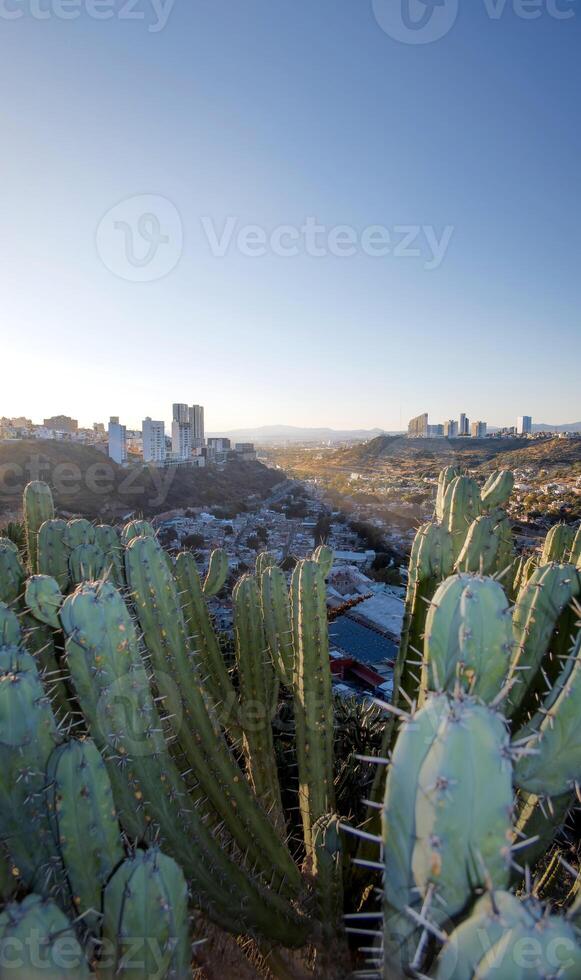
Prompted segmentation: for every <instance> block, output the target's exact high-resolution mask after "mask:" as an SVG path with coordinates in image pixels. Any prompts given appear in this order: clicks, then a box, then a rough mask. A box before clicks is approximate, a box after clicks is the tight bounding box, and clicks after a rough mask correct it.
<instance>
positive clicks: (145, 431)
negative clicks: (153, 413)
mask: <svg viewBox="0 0 581 980" xmlns="http://www.w3.org/2000/svg"><path fill="white" fill-rule="evenodd" d="M141 441H142V445H143V460H144V462H145V463H163V461H164V460H165V422H155V421H153V419H150V418H149V416H148V417H147V418H146V419H144V420H143V423H142V426H141Z"/></svg>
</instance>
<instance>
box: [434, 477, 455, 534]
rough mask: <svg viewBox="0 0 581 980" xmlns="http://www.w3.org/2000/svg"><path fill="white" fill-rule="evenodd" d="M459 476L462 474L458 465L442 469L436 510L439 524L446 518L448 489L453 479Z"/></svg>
mask: <svg viewBox="0 0 581 980" xmlns="http://www.w3.org/2000/svg"><path fill="white" fill-rule="evenodd" d="M457 476H460V469H459V468H458V467H457V466H445V467H444V469H443V470H440V473H439V476H438V489H437V492H436V510H435V518H436V521H437V522H438V523H439V524H441V523H442V521H443V520H444V501H445V499H446V491H447V489H448V487H449V486H450V484H451V482H452V480H454V479H455V478H456V477H457Z"/></svg>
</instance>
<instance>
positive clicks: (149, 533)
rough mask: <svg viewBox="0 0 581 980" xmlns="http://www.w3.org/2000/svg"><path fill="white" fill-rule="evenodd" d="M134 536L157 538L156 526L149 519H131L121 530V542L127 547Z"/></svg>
mask: <svg viewBox="0 0 581 980" xmlns="http://www.w3.org/2000/svg"><path fill="white" fill-rule="evenodd" d="M133 538H155V528H154V527H153V525H152V524H150V523H149V521H141V520H140V521H129V524H126V525H125V527H124V528H123V530H122V532H121V543H122V544H123V545H124V546H125V547H127V545H128V544H129V542H130V541H133Z"/></svg>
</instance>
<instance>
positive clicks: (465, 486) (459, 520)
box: [442, 476, 482, 559]
mask: <svg viewBox="0 0 581 980" xmlns="http://www.w3.org/2000/svg"><path fill="white" fill-rule="evenodd" d="M481 510H482V501H481V498H480V489H479V487H478V484H477V483H476V480H473V479H472V477H470V476H456V477H454V479H453V480H452V482H451V483H449V484H448V488H447V490H446V494H445V497H444V503H443V507H442V513H443V517H442V523H443V524H444V525H445V526H446V527H447V528H448V530H449V532H450V534H451V535H452V551H453V554H454V559H457V558H458V556H459V555H460V552H461V550H462V546H463V544H464V541H465V539H466V535H467V533H468V528H469V527H470V525H471V524H472V521H474V520H476V518H477V517H478V516H479V515H480V513H481Z"/></svg>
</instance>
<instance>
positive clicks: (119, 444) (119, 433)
mask: <svg viewBox="0 0 581 980" xmlns="http://www.w3.org/2000/svg"><path fill="white" fill-rule="evenodd" d="M108 434H109V450H108V451H109V458H110V459H112V460H113V461H114V462H115V463H119V465H120V466H123V465H124V463H126V462H127V430H126V428H125V426H124V425H120V424H119V416H118V415H112V416H111V418H110V419H109V429H108Z"/></svg>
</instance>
